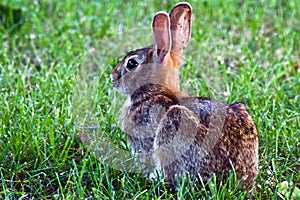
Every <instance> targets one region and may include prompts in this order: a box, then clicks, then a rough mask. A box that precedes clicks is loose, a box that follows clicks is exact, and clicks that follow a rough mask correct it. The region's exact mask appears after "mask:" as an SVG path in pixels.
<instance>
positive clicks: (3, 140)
mask: <svg viewBox="0 0 300 200" xmlns="http://www.w3.org/2000/svg"><path fill="white" fill-rule="evenodd" d="M190 3H191V5H192V6H193V8H194V21H193V27H192V37H193V40H192V41H191V43H190V45H189V47H188V48H187V50H186V51H187V52H186V54H185V62H184V63H183V65H184V67H183V68H182V73H181V74H183V75H182V77H181V79H182V82H183V83H182V87H183V89H184V91H188V93H189V94H192V95H199V96H200V95H201V96H206V97H212V98H215V99H218V100H222V101H227V102H236V101H240V102H244V103H245V104H246V106H247V107H248V109H249V112H250V113H251V115H252V116H253V119H254V121H255V123H256V125H257V128H258V130H259V138H260V149H259V152H260V153H259V156H260V173H259V176H258V179H257V187H256V191H255V193H254V196H255V198H257V199H272V198H286V199H289V198H291V197H292V195H291V194H292V192H293V191H295V188H296V187H298V188H299V187H300V186H299V182H300V176H299V170H300V169H299V168H300V167H299V155H300V152H299V149H300V145H299V144H300V142H299V135H300V128H299V127H300V126H299V124H300V119H299V118H300V117H299V111H300V96H299V91H300V83H299V82H300V72H299V70H300V60H299V55H300V48H299V47H300V45H299V43H300V42H299V41H300V35H299V32H300V30H299V28H300V26H299V25H300V23H299V19H300V9H299V8H300V3H299V2H298V1H288V2H286V1H271V2H264V1H248V2H244V3H241V2H240V1H236V0H232V1H217V0H215V1H191V2H190ZM3 5H7V6H9V7H12V8H21V9H22V11H23V13H24V16H25V21H24V24H23V26H22V27H21V28H20V29H19V31H17V32H14V33H11V32H9V31H8V30H6V29H5V28H4V27H1V26H0V33H1V36H0V37H1V40H2V42H0V93H1V95H0V100H1V101H0V102H1V104H0V108H1V110H0V144H1V145H0V158H1V159H0V197H1V198H10V199H13V198H19V197H23V198H32V197H36V198H50V197H54V198H59V199H78V198H88V197H92V198H99V199H125V198H129V199H131V198H132V199H133V198H135V197H137V198H145V199H152V198H157V199H172V198H178V199H197V198H200V199H201V198H202V199H205V198H212V199H228V198H232V199H235V198H239V199H243V198H244V196H245V193H244V192H242V191H239V190H237V189H236V188H235V185H234V184H231V183H230V181H231V179H229V180H228V183H227V184H225V186H224V187H221V188H220V189H218V188H216V187H215V186H214V185H210V186H209V188H208V190H205V189H197V188H196V187H194V186H193V184H192V183H183V185H182V186H180V187H179V192H178V193H177V194H170V193H169V192H167V190H166V189H165V186H164V184H162V183H159V182H157V183H152V184H150V185H149V183H148V182H147V180H146V179H144V178H142V177H141V175H140V174H129V173H123V172H120V171H118V170H115V169H112V168H110V167H109V166H107V165H105V164H104V162H103V161H101V159H100V160H98V159H97V157H96V156H95V155H94V154H92V153H90V152H89V149H87V148H85V147H84V146H83V145H82V144H81V143H80V141H79V139H78V137H77V135H78V133H79V132H78V129H77V128H78V123H80V120H78V116H77V115H76V114H77V113H78V112H75V111H74V110H79V112H80V108H81V107H76V106H77V104H76V102H77V101H76V100H79V101H80V100H83V101H88V103H87V104H86V105H87V106H86V107H82V112H85V111H89V106H90V110H91V112H92V114H94V115H95V117H94V118H93V119H92V120H91V122H90V123H91V125H98V126H99V127H100V130H99V131H100V132H103V133H104V134H106V135H107V136H108V137H110V138H111V140H112V142H113V143H115V144H116V145H119V146H120V147H122V148H125V149H126V148H129V147H128V146H127V144H126V139H125V135H124V133H122V132H121V131H120V129H119V128H118V124H117V123H116V121H115V110H114V109H115V108H114V105H113V102H112V101H113V99H114V98H115V95H116V94H115V93H114V92H113V91H112V87H111V86H110V80H109V73H110V71H111V69H112V67H113V65H114V63H115V62H116V59H118V58H119V57H120V56H122V55H124V54H125V53H126V51H128V50H131V49H133V48H139V47H141V44H142V43H143V42H145V41H140V40H138V39H137V38H138V37H140V36H139V35H138V34H136V33H137V31H138V30H141V31H142V28H145V27H149V25H150V24H151V19H152V16H153V14H154V13H155V12H157V11H159V10H166V11H169V10H170V9H171V7H172V6H173V5H174V2H171V1H162V2H161V1H153V3H149V2H144V1H139V2H135V3H133V2H128V3H124V2H118V1H75V2H74V1H62V2H60V1H55V0H54V1H52V2H48V1H4V2H3ZM134 28H136V29H137V31H133V33H135V34H129V35H127V34H126V33H127V32H129V31H130V30H132V29H134ZM143 31H144V30H143ZM120 32H122V33H123V34H120ZM144 32H146V33H147V30H146V31H144ZM148 34H149V36H151V34H150V32H148ZM141 37H146V36H144V35H142V36H141ZM125 41H127V43H126V44H124V42H125ZM146 42H147V41H146ZM149 43H151V37H150V40H149ZM123 44H124V46H125V47H123V46H122V45H123ZM93 81H94V82H95V83H96V85H95V88H94V89H93V90H91V91H88V88H89V86H90V84H91V83H90V82H93ZM93 92H94V93H93ZM81 96H83V97H82V98H80V97H81ZM283 181H287V182H288V183H289V187H288V192H289V193H282V191H279V189H278V183H281V182H283Z"/></svg>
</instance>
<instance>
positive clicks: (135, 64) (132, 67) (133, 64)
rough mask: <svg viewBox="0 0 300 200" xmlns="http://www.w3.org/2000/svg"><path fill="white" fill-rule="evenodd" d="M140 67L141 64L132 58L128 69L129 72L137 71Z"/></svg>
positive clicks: (127, 66) (128, 63)
mask: <svg viewBox="0 0 300 200" xmlns="http://www.w3.org/2000/svg"><path fill="white" fill-rule="evenodd" d="M138 65H139V63H138V62H137V61H136V60H134V59H132V58H131V59H129V60H128V62H127V65H126V68H127V69H128V70H129V71H131V70H133V69H135V68H136V67H137V66H138Z"/></svg>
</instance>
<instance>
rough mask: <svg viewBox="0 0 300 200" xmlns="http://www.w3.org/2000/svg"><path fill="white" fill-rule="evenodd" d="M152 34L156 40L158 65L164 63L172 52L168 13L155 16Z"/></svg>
mask: <svg viewBox="0 0 300 200" xmlns="http://www.w3.org/2000/svg"><path fill="white" fill-rule="evenodd" d="M152 32H153V38H154V59H155V60H156V61H157V62H158V63H162V62H163V61H164V60H165V57H166V55H167V54H168V53H169V52H170V50H171V31H170V18H169V16H168V14H167V13H165V12H159V13H157V14H156V15H155V16H154V18H153V22H152Z"/></svg>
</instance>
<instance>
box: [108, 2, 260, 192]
mask: <svg viewBox="0 0 300 200" xmlns="http://www.w3.org/2000/svg"><path fill="white" fill-rule="evenodd" d="M191 15H192V8H191V6H190V4H188V3H179V4H176V5H175V6H174V8H173V9H172V11H171V12H170V14H169V15H168V14H167V13H166V12H158V13H157V14H156V15H155V16H154V18H153V21H152V34H153V44H152V45H150V46H148V47H145V48H141V49H137V50H135V51H132V52H130V53H128V54H127V55H126V56H125V57H124V59H123V60H122V61H121V62H120V63H119V64H117V66H116V67H115V68H114V69H113V71H112V72H111V80H112V86H113V88H114V89H115V90H117V91H118V92H120V93H122V94H124V95H126V96H127V97H128V98H127V100H126V102H125V104H124V107H123V116H122V119H123V120H122V125H121V126H122V129H123V130H124V131H125V132H126V133H127V138H128V141H129V143H130V144H131V146H132V151H133V155H135V156H136V157H138V159H139V162H140V164H141V165H142V166H143V167H142V168H143V169H142V170H143V171H145V174H147V173H149V174H150V176H151V177H154V176H158V175H162V176H163V177H164V179H165V180H166V181H167V182H169V183H171V184H176V180H179V181H180V180H182V179H183V177H184V176H185V175H187V174H188V175H191V177H195V178H196V179H197V180H200V181H201V182H202V181H203V182H207V181H208V180H209V179H210V178H211V177H212V176H213V174H215V175H216V178H217V181H218V183H219V182H220V181H222V180H223V179H224V178H225V177H226V174H228V172H229V171H230V170H234V171H235V173H236V176H237V177H238V180H239V182H240V183H241V185H242V187H243V188H246V189H248V190H249V191H252V189H253V187H254V184H255V179H256V177H257V174H258V133H257V129H256V126H255V124H254V121H253V120H252V118H251V116H250V115H249V114H248V112H247V109H246V108H245V106H244V105H243V104H242V103H233V104H227V103H223V102H219V101H216V100H212V99H208V98H203V97H190V96H188V95H187V94H186V93H184V92H183V91H181V90H180V87H179V68H180V64H181V59H182V52H183V50H184V49H185V47H186V46H187V44H188V42H189V40H190V27H191Z"/></svg>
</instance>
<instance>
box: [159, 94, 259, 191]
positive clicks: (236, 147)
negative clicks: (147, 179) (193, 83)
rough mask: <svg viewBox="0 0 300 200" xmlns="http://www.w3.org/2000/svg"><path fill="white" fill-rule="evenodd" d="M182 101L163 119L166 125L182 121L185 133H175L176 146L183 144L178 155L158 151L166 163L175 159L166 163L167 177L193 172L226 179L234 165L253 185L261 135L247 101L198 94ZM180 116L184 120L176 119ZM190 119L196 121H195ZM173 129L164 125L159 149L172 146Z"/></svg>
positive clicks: (248, 182)
mask: <svg viewBox="0 0 300 200" xmlns="http://www.w3.org/2000/svg"><path fill="white" fill-rule="evenodd" d="M179 105H180V108H177V109H178V110H177V111H175V110H176V108H175V107H173V110H172V111H169V112H168V114H167V117H166V118H165V119H164V122H161V123H163V124H165V125H164V126H170V125H168V124H176V123H177V124H181V129H178V128H177V129H176V131H175V132H176V134H180V135H185V136H184V137H177V138H176V137H174V136H173V138H175V140H177V141H174V142H173V144H174V145H175V146H174V147H173V148H178V147H179V148H180V150H177V152H176V154H177V155H176V156H175V157H174V156H173V155H172V154H170V153H165V154H156V159H157V160H158V161H157V163H159V162H162V163H166V160H168V159H169V160H172V161H173V163H172V164H170V163H168V164H163V165H162V166H163V167H162V168H164V172H165V176H166V177H167V180H169V181H174V180H175V176H179V178H182V177H181V176H183V175H184V174H185V173H189V174H191V175H193V176H198V175H200V177H201V179H202V180H204V181H206V180H207V179H209V178H210V177H211V176H212V175H213V174H216V175H217V180H218V181H221V180H222V178H221V177H223V179H224V178H225V177H226V174H227V172H229V171H230V170H232V169H234V170H235V172H236V174H237V176H238V177H239V178H241V179H243V185H244V186H245V187H248V188H250V189H252V187H253V185H254V179H255V178H256V176H257V172H258V136H257V131H256V128H255V125H254V123H253V120H252V119H251V117H250V116H249V114H248V112H247V111H246V109H245V107H244V105H243V104H241V103H236V104H230V105H228V104H226V103H222V102H218V101H214V100H210V99H205V98H198V97H188V98H184V99H181V100H179ZM178 113H180V115H181V117H180V118H178V116H177V115H178ZM178 119H180V121H181V122H176V121H178ZM190 120H192V121H193V120H194V121H196V122H193V123H194V124H193V123H192V122H190ZM174 121H175V122H174ZM170 130H172V129H171V128H169V129H166V128H165V127H164V128H161V129H160V130H159V131H158V134H157V136H156V137H157V138H156V141H155V144H154V145H156V146H157V147H156V148H157V149H159V148H164V146H170V141H169V140H167V139H166V136H167V135H169V134H170ZM173 134H174V133H173ZM187 138H190V139H187ZM186 141H188V142H186ZM180 143H181V144H180ZM183 144H184V145H183ZM181 146H182V147H181ZM169 149H170V147H169ZM173 152H174V150H173ZM178 152H179V155H178ZM162 155H164V156H162ZM160 156H161V158H159V157H160ZM170 156H171V158H170ZM166 157H167V158H166ZM160 167H161V165H160Z"/></svg>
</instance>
